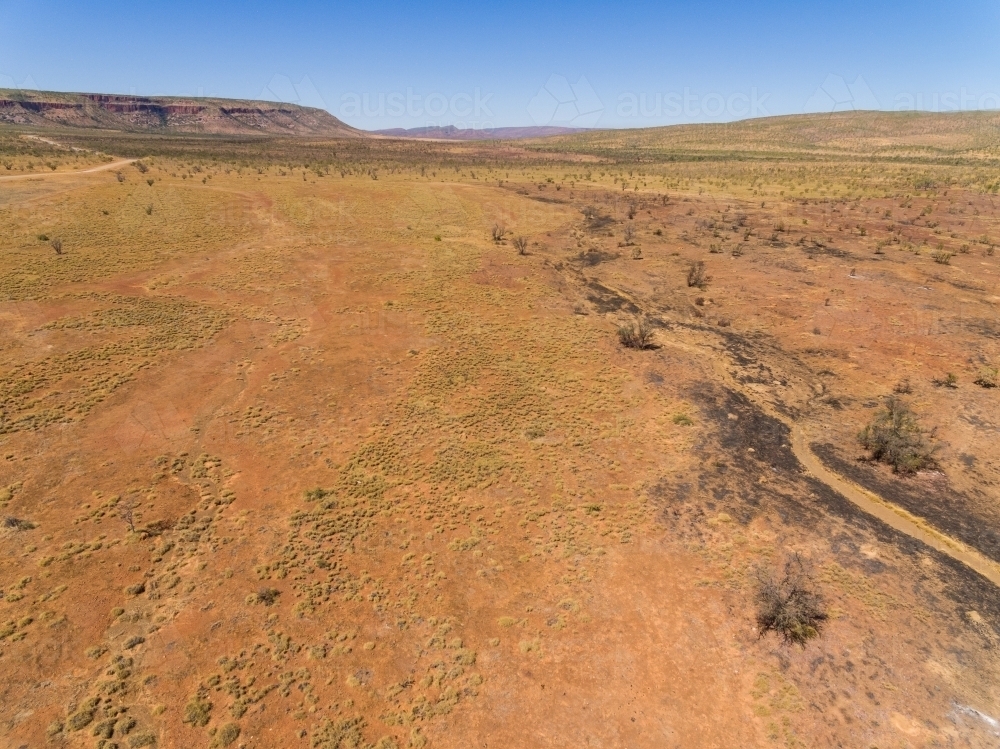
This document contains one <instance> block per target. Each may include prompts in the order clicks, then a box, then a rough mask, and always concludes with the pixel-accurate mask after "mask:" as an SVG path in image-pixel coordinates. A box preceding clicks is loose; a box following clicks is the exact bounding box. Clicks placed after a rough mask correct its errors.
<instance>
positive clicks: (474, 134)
mask: <svg viewBox="0 0 1000 749" xmlns="http://www.w3.org/2000/svg"><path fill="white" fill-rule="evenodd" d="M586 130H587V129H586V128H579V127H555V126H548V125H543V126H541V127H493V128H483V129H481V130H478V129H472V128H466V129H461V130H460V129H459V128H457V127H455V126H454V125H446V126H444V127H411V128H408V129H407V128H401V127H396V128H392V129H391V130H375V131H374V133H375V134H376V135H385V136H388V137H391V138H431V139H434V140H523V139H525V138H547V137H550V136H553V135H569V134H572V133H581V132H586Z"/></svg>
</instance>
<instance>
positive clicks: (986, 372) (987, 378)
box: [974, 367, 1000, 388]
mask: <svg viewBox="0 0 1000 749" xmlns="http://www.w3.org/2000/svg"><path fill="white" fill-rule="evenodd" d="M998 374H1000V372H998V370H997V368H996V367H983V368H982V369H980V370H979V377H977V378H976V379H975V380H974V382H975V383H976V384H977V385H979V387H981V388H995V387H996V386H997V375H998Z"/></svg>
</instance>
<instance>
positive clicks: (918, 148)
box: [533, 110, 1000, 158]
mask: <svg viewBox="0 0 1000 749" xmlns="http://www.w3.org/2000/svg"><path fill="white" fill-rule="evenodd" d="M533 147H534V148H537V149H539V150H552V151H570V152H573V151H576V152H582V153H591V154H598V155H600V154H607V155H609V156H612V155H613V156H615V157H620V156H621V154H622V153H623V150H624V151H625V152H632V153H646V154H649V155H650V156H653V155H659V156H668V155H669V154H672V153H675V154H680V153H687V154H697V153H702V154H704V155H705V156H706V157H708V156H709V155H710V154H713V153H714V154H722V155H724V154H727V153H735V152H740V153H758V154H761V155H764V154H769V155H772V156H777V155H779V154H782V153H786V154H788V153H795V154H800V155H802V154H813V155H816V156H835V155H838V154H841V155H847V154H859V153H871V154H880V155H883V156H900V157H920V156H925V157H942V156H947V155H950V154H961V155H963V156H969V157H992V158H995V157H997V156H1000V112H998V111H995V110H988V111H969V112H866V111H859V112H835V113H831V114H799V115H783V116H776V117H762V118H758V119H750V120H740V121H738V122H727V123H716V124H697V125H669V126H666V127H650V128H641V129H638V128H637V129H620V130H593V131H589V132H585V133H576V134H570V135H564V136H558V137H555V138H546V139H545V140H542V141H539V142H538V143H537V144H534V145H533Z"/></svg>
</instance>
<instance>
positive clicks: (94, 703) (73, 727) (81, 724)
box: [66, 697, 101, 731]
mask: <svg viewBox="0 0 1000 749" xmlns="http://www.w3.org/2000/svg"><path fill="white" fill-rule="evenodd" d="M100 704H101V698H100V697H93V698H91V699H89V700H87V701H86V702H85V703H83V705H82V706H81V707H80V709H79V710H77V711H76V712H75V713H73V714H72V715H71V716H69V719H68V720H67V721H66V727H67V728H68V729H69V730H70V731H79V730H80V729H81V728H86V727H87V726H89V725H90V724H91V723H92V722H93V721H94V714H95V713H96V712H97V707H98V705H100Z"/></svg>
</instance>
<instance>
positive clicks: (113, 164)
mask: <svg viewBox="0 0 1000 749" xmlns="http://www.w3.org/2000/svg"><path fill="white" fill-rule="evenodd" d="M138 160H139V159H122V160H121V161H112V162H111V163H110V164H101V165H100V166H92V167H90V168H89V169H80V170H79V171H76V172H50V173H48V174H43V173H41V172H39V173H38V174H14V175H11V176H4V177H0V182H12V181H14V180H19V179H20V180H26V179H37V180H42V179H51V178H53V177H76V176H77V175H79V174H94V173H95V172H106V171H109V170H111V169H120V168H121V167H123V166H128V165H129V164H132V163H134V162H136V161H138Z"/></svg>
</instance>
